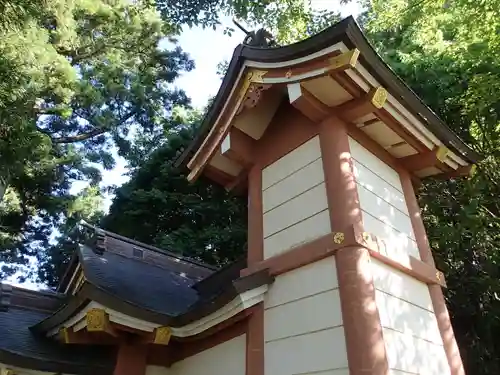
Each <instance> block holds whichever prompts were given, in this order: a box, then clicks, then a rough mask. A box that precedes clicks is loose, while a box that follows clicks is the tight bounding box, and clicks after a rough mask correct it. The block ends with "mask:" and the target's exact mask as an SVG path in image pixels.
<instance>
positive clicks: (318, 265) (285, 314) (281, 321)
mask: <svg viewBox="0 0 500 375" xmlns="http://www.w3.org/2000/svg"><path fill="white" fill-rule="evenodd" d="M264 341H265V344H264V353H265V375H299V374H311V373H314V374H323V375H348V370H347V367H348V364H347V352H346V346H345V337H344V329H343V326H342V313H341V309H340V298H339V291H338V280H337V272H336V266H335V259H334V258H333V257H329V258H326V259H323V260H321V261H318V262H315V263H311V264H309V265H307V266H304V267H301V268H298V269H295V270H293V271H290V272H287V273H284V274H282V275H280V276H278V277H277V278H276V280H275V282H274V284H273V285H272V286H271V288H270V290H269V292H268V295H267V296H266V299H265V300H264Z"/></svg>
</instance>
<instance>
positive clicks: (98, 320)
mask: <svg viewBox="0 0 500 375" xmlns="http://www.w3.org/2000/svg"><path fill="white" fill-rule="evenodd" d="M85 319H86V321H87V331H88V332H104V331H106V329H107V327H108V325H109V316H108V314H107V313H106V311H104V309H90V310H89V311H87V314H86V316H85Z"/></svg>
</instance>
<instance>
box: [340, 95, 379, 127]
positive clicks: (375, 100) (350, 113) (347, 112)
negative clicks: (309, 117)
mask: <svg viewBox="0 0 500 375" xmlns="http://www.w3.org/2000/svg"><path fill="white" fill-rule="evenodd" d="M386 100H387V91H386V90H385V89H384V88H383V87H376V88H372V89H371V90H370V91H369V92H368V93H366V94H364V95H363V96H361V97H359V98H356V99H353V100H350V101H348V102H347V103H344V104H341V105H340V106H338V107H336V109H335V110H336V112H337V114H338V115H339V117H341V118H342V119H343V120H344V121H347V122H355V121H356V120H357V119H359V118H361V117H363V116H366V115H368V114H370V113H373V112H375V111H377V110H379V109H381V108H382V107H383V106H384V104H385V102H386Z"/></svg>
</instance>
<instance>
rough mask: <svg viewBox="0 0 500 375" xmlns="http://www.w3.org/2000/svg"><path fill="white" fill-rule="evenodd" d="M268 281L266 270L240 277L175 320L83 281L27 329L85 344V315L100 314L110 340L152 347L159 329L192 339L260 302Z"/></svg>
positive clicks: (173, 335)
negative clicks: (134, 339) (128, 339)
mask: <svg viewBox="0 0 500 375" xmlns="http://www.w3.org/2000/svg"><path fill="white" fill-rule="evenodd" d="M272 280H273V279H272V277H270V276H269V274H268V272H267V270H266V271H263V272H257V273H254V274H253V275H250V276H245V277H240V278H238V279H236V280H234V281H233V282H230V283H229V284H226V286H225V288H224V289H223V291H222V292H221V293H219V294H218V295H217V296H216V297H214V298H208V299H201V300H200V301H199V302H198V303H195V304H194V305H193V306H191V307H190V308H189V309H188V310H187V311H185V312H184V313H182V314H179V315H176V316H169V315H166V314H162V313H160V312H156V311H151V310H148V309H146V308H144V307H143V306H137V305H134V304H132V303H130V302H128V301H124V300H122V299H120V298H117V297H116V296H113V295H110V294H109V293H107V292H106V291H104V290H102V289H101V288H99V287H96V286H95V285H92V284H91V283H89V282H88V281H86V282H84V284H83V285H82V287H81V289H80V290H79V291H78V292H77V293H76V294H75V295H74V296H73V297H72V298H71V299H70V300H69V302H68V303H67V304H66V305H64V306H63V307H62V308H61V309H59V310H58V311H57V312H55V313H54V314H53V315H51V316H49V317H48V318H47V319H45V320H43V321H41V322H39V323H38V324H36V325H34V326H33V327H31V329H32V330H33V331H34V332H35V333H38V334H42V335H45V336H48V337H52V338H58V335H60V334H61V332H64V333H65V334H67V333H68V331H67V329H69V330H70V331H69V333H70V334H74V333H76V334H79V335H80V339H83V340H87V339H88V337H89V336H88V333H92V332H91V331H89V326H88V318H87V317H88V314H89V312H91V311H95V310H102V311H103V312H104V313H105V314H106V315H107V318H106V319H108V320H109V327H107V328H106V330H104V329H103V332H104V333H107V334H109V335H110V336H116V335H119V334H120V331H125V332H131V331H132V332H134V333H136V334H138V336H140V337H141V338H142V339H144V338H149V339H150V341H151V342H150V343H154V339H155V337H154V333H155V332H157V330H158V329H161V328H165V329H167V328H168V330H169V332H170V334H171V336H172V338H185V337H191V336H196V335H199V334H200V333H202V332H204V331H207V330H209V329H211V328H212V327H213V326H215V325H217V324H220V323H222V322H224V321H225V320H227V319H230V318H231V317H233V316H235V315H237V314H239V313H241V312H242V311H244V310H246V309H248V308H250V307H252V306H254V305H255V304H257V303H260V302H262V301H263V298H264V294H265V292H266V291H267V288H268V285H269V284H270V283H271V282H272ZM201 289H203V287H202V288H201ZM146 292H147V291H146ZM108 328H109V331H108V330H107V329H108ZM152 334H153V336H152ZM59 339H61V337H59ZM69 343H70V342H69ZM74 343H79V342H77V341H74ZM80 343H81V342H80Z"/></svg>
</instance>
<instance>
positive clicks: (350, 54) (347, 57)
mask: <svg viewBox="0 0 500 375" xmlns="http://www.w3.org/2000/svg"><path fill="white" fill-rule="evenodd" d="M358 58H359V49H357V48H354V49H352V50H350V51H347V52H344V53H341V54H340V55H337V56H334V57H332V58H330V59H329V60H328V63H329V65H328V67H327V72H328V73H334V72H339V71H343V70H347V69H351V68H354V67H355V66H356V63H357V62H358Z"/></svg>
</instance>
